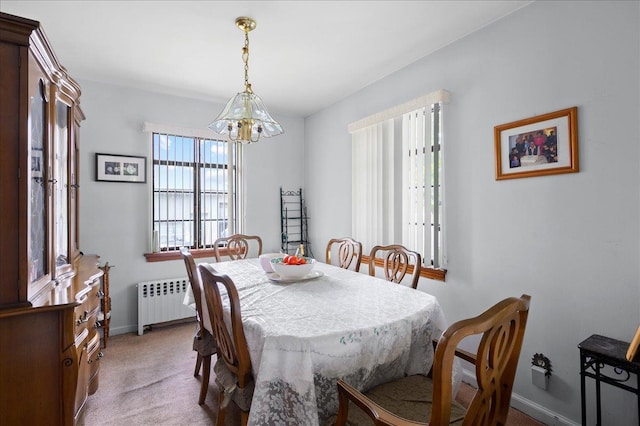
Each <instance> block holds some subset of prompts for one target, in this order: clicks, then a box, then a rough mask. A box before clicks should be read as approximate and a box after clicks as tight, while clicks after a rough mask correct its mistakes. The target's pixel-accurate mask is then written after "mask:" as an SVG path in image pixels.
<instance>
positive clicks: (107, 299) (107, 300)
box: [96, 262, 114, 348]
mask: <svg viewBox="0 0 640 426" xmlns="http://www.w3.org/2000/svg"><path fill="white" fill-rule="evenodd" d="M99 268H100V269H101V270H102V272H103V275H102V282H101V287H100V291H99V292H98V293H99V295H100V298H101V302H100V312H99V313H98V321H97V322H96V324H97V327H98V330H99V333H100V340H101V342H102V344H101V345H100V347H102V348H106V347H107V342H108V341H109V324H110V323H111V296H110V295H109V285H110V284H109V272H110V271H111V268H114V265H109V262H107V263H105V264H104V265H102V266H99Z"/></svg>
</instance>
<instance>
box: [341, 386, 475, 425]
mask: <svg viewBox="0 0 640 426" xmlns="http://www.w3.org/2000/svg"><path fill="white" fill-rule="evenodd" d="M432 388H433V384H432V382H431V379H430V378H428V377H426V376H423V375H415V376H408V377H403V378H401V379H398V380H394V381H392V382H389V383H384V384H382V385H379V386H376V387H374V388H372V389H371V390H369V391H367V392H365V393H364V394H365V395H366V396H367V397H369V399H371V400H372V401H373V402H375V403H377V404H379V405H380V406H382V407H383V408H385V409H386V410H388V411H391V412H392V413H394V414H396V415H398V416H401V417H404V418H405V419H407V420H412V421H416V422H423V423H426V422H428V420H429V417H430V416H431V403H432V400H433V395H432ZM465 413H466V410H465V408H464V407H463V406H462V405H460V404H458V403H457V402H455V401H452V405H451V417H450V423H449V424H451V425H462V420H463V419H464V415H465ZM372 423H373V422H372V421H371V418H370V417H369V416H367V415H366V414H365V412H364V411H362V410H360V409H358V407H356V406H355V404H354V403H353V402H350V403H349V418H348V420H347V424H349V425H352V426H361V425H371V424H372Z"/></svg>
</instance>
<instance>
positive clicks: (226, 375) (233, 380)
mask: <svg viewBox="0 0 640 426" xmlns="http://www.w3.org/2000/svg"><path fill="white" fill-rule="evenodd" d="M213 371H214V373H216V383H217V384H218V387H219V388H220V392H222V393H223V394H224V397H223V399H222V403H221V407H220V408H226V407H227V405H229V402H231V401H233V402H235V403H236V405H237V406H238V407H240V409H241V410H242V411H247V412H248V411H249V409H250V408H251V400H252V399H253V389H254V386H255V384H254V382H253V380H251V381H250V382H249V383H248V385H247V386H245V387H244V388H241V387H239V386H238V378H237V376H236V375H235V374H233V373H232V372H231V371H230V370H229V367H227V364H226V363H225V362H224V359H222V358H218V360H217V361H216V363H215V365H214V366H213Z"/></svg>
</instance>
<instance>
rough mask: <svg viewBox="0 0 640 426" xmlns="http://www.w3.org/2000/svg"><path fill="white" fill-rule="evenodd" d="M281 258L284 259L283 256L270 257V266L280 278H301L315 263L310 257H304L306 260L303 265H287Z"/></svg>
mask: <svg viewBox="0 0 640 426" xmlns="http://www.w3.org/2000/svg"><path fill="white" fill-rule="evenodd" d="M282 259H284V257H277V258H275V259H271V267H272V268H273V271H274V272H275V273H276V274H278V275H280V277H281V278H284V279H289V280H290V279H296V278H302V277H304V276H305V275H308V274H309V273H310V272H311V270H312V269H313V266H314V263H315V260H314V259H312V258H310V257H305V258H304V259H305V260H306V261H307V263H305V264H304V265H287V264H286V263H282Z"/></svg>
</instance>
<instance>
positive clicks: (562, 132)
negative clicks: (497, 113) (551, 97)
mask: <svg viewBox="0 0 640 426" xmlns="http://www.w3.org/2000/svg"><path fill="white" fill-rule="evenodd" d="M494 143H495V158H496V164H495V167H496V180H503V179H516V178H525V177H533V176H546V175H554V174H561V173H576V172H578V107H571V108H567V109H562V110H559V111H554V112H550V113H547V114H542V115H537V116H535V117H531V118H525V119H523V120H517V121H513V122H511V123H506V124H501V125H499V126H495V127H494Z"/></svg>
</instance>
